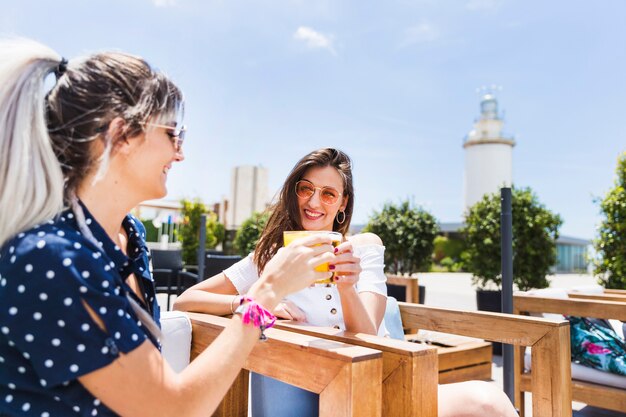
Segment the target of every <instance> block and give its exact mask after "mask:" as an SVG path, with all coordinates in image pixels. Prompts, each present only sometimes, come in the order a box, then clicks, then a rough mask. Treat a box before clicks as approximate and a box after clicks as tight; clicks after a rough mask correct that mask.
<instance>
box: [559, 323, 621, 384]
mask: <svg viewBox="0 0 626 417" xmlns="http://www.w3.org/2000/svg"><path fill="white" fill-rule="evenodd" d="M567 319H568V320H569V322H570V337H571V346H572V361H573V362H576V363H579V364H581V365H584V366H588V367H590V368H594V369H598V370H600V371H605V372H611V373H614V374H618V375H624V376H626V343H625V342H624V339H622V338H620V337H619V336H618V335H617V333H615V331H613V329H612V328H610V327H608V326H606V325H604V324H603V323H604V322H599V321H598V320H595V319H590V318H587V317H574V316H569V317H567Z"/></svg>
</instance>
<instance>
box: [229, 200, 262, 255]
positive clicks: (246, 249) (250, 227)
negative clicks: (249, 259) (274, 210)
mask: <svg viewBox="0 0 626 417" xmlns="http://www.w3.org/2000/svg"><path fill="white" fill-rule="evenodd" d="M269 218H270V213H269V212H267V211H265V212H263V213H257V212H255V213H252V216H250V217H249V218H247V219H246V220H245V221H244V222H243V223H242V224H241V227H240V228H239V230H237V234H236V235H235V241H234V244H235V250H236V251H237V253H238V254H239V255H241V256H246V255H248V254H249V253H250V252H253V251H254V249H255V248H256V244H257V242H258V241H259V238H260V237H261V233H263V229H265V225H266V224H267V220H268V219H269Z"/></svg>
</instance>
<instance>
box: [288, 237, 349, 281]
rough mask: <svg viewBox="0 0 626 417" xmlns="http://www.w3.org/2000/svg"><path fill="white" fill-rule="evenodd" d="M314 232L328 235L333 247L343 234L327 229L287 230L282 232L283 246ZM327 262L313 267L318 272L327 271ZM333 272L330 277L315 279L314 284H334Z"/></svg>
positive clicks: (337, 243)
mask: <svg viewBox="0 0 626 417" xmlns="http://www.w3.org/2000/svg"><path fill="white" fill-rule="evenodd" d="M316 234H324V235H328V236H329V237H330V239H331V240H332V242H331V243H332V245H333V246H334V247H337V246H339V244H340V243H341V241H342V240H343V236H342V235H341V233H339V232H330V231H327V230H289V231H286V232H283V240H284V244H285V246H289V245H290V244H291V242H293V241H294V240H296V239H300V238H303V237H306V236H311V235H316ZM328 266H329V265H328V262H327V263H324V264H321V265H318V266H316V267H315V270H316V271H318V272H329V271H330V269H329V268H328ZM334 277H335V274H334V273H333V275H332V276H331V277H330V278H327V279H320V280H317V281H315V283H316V284H334V279H333V278H334Z"/></svg>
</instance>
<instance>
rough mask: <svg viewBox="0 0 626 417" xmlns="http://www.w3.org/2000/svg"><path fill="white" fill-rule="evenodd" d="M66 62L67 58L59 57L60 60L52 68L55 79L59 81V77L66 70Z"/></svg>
mask: <svg viewBox="0 0 626 417" xmlns="http://www.w3.org/2000/svg"><path fill="white" fill-rule="evenodd" d="M67 64H68V61H67V59H65V58H61V62H59V65H57V66H56V68H55V69H54V75H55V76H56V77H57V81H59V78H61V76H62V75H63V74H65V71H67Z"/></svg>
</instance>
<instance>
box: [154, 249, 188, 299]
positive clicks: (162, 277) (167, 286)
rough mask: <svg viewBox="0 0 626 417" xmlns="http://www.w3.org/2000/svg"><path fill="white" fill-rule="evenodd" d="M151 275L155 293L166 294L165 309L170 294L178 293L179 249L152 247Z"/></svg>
mask: <svg viewBox="0 0 626 417" xmlns="http://www.w3.org/2000/svg"><path fill="white" fill-rule="evenodd" d="M150 254H151V256H152V276H153V277H154V285H155V290H156V292H157V293H166V294H167V310H169V309H170V298H171V296H172V294H176V295H179V294H180V288H179V286H180V281H179V279H180V278H179V273H180V271H182V269H183V256H182V252H181V250H179V249H177V250H167V249H152V250H151V251H150Z"/></svg>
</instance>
